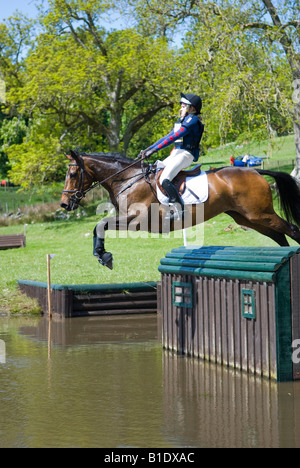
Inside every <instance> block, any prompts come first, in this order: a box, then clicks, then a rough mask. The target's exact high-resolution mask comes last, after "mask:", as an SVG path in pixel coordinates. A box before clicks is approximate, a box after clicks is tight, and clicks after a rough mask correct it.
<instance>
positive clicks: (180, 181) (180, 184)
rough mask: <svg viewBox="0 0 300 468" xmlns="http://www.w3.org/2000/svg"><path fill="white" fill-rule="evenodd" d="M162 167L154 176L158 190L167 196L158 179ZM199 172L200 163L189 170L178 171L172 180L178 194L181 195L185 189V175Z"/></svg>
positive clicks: (196, 174)
mask: <svg viewBox="0 0 300 468" xmlns="http://www.w3.org/2000/svg"><path fill="white" fill-rule="evenodd" d="M162 171H163V169H160V170H159V171H158V172H157V173H156V176H155V180H156V184H157V186H158V188H159V189H160V191H161V192H162V193H163V194H164V195H166V196H167V194H166V192H165V190H164V189H163V188H162V186H161V184H160V182H159V179H160V176H161V174H162ZM200 174H201V164H198V166H196V167H194V169H190V170H189V171H180V172H179V173H178V174H177V176H176V177H174V179H173V180H172V183H173V184H174V185H175V187H176V190H177V191H178V193H179V195H181V196H182V195H183V194H184V192H185V189H186V178H187V177H196V176H198V175H200Z"/></svg>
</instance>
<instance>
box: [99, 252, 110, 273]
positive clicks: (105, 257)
mask: <svg viewBox="0 0 300 468" xmlns="http://www.w3.org/2000/svg"><path fill="white" fill-rule="evenodd" d="M98 262H99V263H100V264H101V265H103V266H106V267H107V268H109V269H110V270H112V269H113V256H112V254H111V253H110V252H104V253H103V254H102V255H101V256H100V257H99V258H98Z"/></svg>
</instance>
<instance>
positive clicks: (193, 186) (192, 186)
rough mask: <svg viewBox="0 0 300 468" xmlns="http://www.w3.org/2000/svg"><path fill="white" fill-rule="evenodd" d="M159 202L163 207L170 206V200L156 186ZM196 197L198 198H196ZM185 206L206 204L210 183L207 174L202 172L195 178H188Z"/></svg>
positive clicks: (183, 197) (184, 199)
mask: <svg viewBox="0 0 300 468" xmlns="http://www.w3.org/2000/svg"><path fill="white" fill-rule="evenodd" d="M156 193H157V198H158V201H159V202H160V203H161V204H162V205H169V199H168V197H166V196H165V195H164V194H163V193H162V192H161V190H160V189H159V188H158V187H157V186H156ZM195 195H196V196H195ZM182 199H183V201H184V204H185V205H195V204H196V203H204V202H206V200H207V199H208V181H207V174H206V172H204V171H201V174H199V175H198V176H195V177H187V178H186V189H185V191H184V194H183V195H182Z"/></svg>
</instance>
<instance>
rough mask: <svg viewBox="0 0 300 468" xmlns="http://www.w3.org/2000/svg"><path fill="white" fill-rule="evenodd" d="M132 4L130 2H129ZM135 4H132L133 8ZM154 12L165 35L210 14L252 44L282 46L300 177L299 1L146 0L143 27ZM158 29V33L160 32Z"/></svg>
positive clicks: (154, 18) (154, 20) (153, 24)
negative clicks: (287, 68)
mask: <svg viewBox="0 0 300 468" xmlns="http://www.w3.org/2000/svg"><path fill="white" fill-rule="evenodd" d="M129 2H130V0H129ZM135 3H136V2H131V4H132V5H134V4H135ZM145 4H146V5H147V8H148V12H149V11H151V19H152V22H151V25H150V27H152V28H155V25H156V26H157V25H159V28H158V30H159V32H160V33H163V34H164V35H166V34H167V31H174V30H175V28H176V27H177V26H178V24H182V23H184V22H186V21H190V22H191V23H192V24H196V25H199V24H203V23H205V20H206V18H207V16H208V14H210V15H211V14H213V16H214V17H215V18H219V19H220V20H221V21H222V22H223V24H224V26H225V27H226V28H229V29H230V30H231V31H232V30H236V29H240V31H241V32H243V35H244V37H245V38H246V40H247V41H249V43H254V42H255V41H259V42H260V43H261V44H264V46H265V47H266V48H268V49H269V52H270V56H271V55H272V53H273V50H274V44H279V45H280V47H281V48H282V49H281V50H282V51H283V53H284V54H285V57H286V61H287V64H288V66H289V72H290V98H291V99H290V102H291V108H290V114H291V116H292V119H293V127H294V133H295V146H296V167H295V170H294V175H295V176H297V177H298V178H299V177H300V54H299V41H300V20H299V17H300V3H299V0H296V1H295V0H216V1H212V0H174V1H173V0H172V2H171V1H170V0H166V1H165V2H164V3H163V4H161V3H160V2H158V1H157V0H146V1H145V2H144V0H142V1H140V2H138V3H137V14H138V17H139V19H140V20H141V23H142V26H143V27H146V26H145V21H144V19H143V18H141V11H142V10H141V8H142V6H144V9H145ZM158 30H157V29H156V31H158Z"/></svg>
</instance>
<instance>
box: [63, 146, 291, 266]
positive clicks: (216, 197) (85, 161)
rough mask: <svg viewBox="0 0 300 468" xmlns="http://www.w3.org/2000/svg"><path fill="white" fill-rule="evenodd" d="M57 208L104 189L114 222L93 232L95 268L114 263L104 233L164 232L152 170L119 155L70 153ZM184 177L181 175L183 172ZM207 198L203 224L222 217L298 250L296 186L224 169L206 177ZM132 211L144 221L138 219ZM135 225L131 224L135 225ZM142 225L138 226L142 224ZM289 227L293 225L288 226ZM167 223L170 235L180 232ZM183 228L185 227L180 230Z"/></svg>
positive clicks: (284, 177)
mask: <svg viewBox="0 0 300 468" xmlns="http://www.w3.org/2000/svg"><path fill="white" fill-rule="evenodd" d="M67 158H68V159H69V160H70V163H69V168H68V172H67V175H66V181H65V187H64V190H63V193H62V197H61V203H60V205H61V207H62V208H64V209H66V210H67V211H71V210H75V209H76V208H78V206H79V204H80V201H81V200H82V199H83V198H84V197H85V195H86V193H87V192H89V191H90V190H92V189H93V188H94V187H95V186H97V185H101V186H103V187H104V188H105V189H106V190H107V191H108V193H109V196H110V199H111V201H112V203H113V205H114V207H115V208H116V211H117V213H118V214H117V216H113V217H108V218H103V219H102V220H101V221H100V222H99V223H98V224H97V225H96V227H95V229H94V239H93V242H94V250H93V254H94V256H96V257H98V260H99V262H100V263H101V264H102V265H104V266H107V267H108V268H110V269H112V268H113V258H112V254H111V253H110V252H107V251H106V250H105V247H104V241H105V231H107V230H108V229H115V230H130V229H131V230H132V229H135V230H141V231H143V230H145V231H148V232H165V231H164V227H163V226H164V216H165V211H164V210H165V209H166V208H165V207H163V206H162V205H159V204H158V199H157V197H156V176H155V170H154V169H153V167H152V166H151V165H149V164H145V163H144V162H143V163H142V165H141V162H140V161H138V160H133V159H129V158H126V157H124V156H121V155H120V154H118V153H88V154H87V153H81V154H80V153H79V152H77V151H73V150H72V151H71V152H70V156H67ZM184 172H186V171H184ZM263 176H271V177H272V178H274V179H275V182H276V187H277V190H278V194H279V198H280V201H281V206H282V211H283V213H284V217H285V219H283V218H281V217H280V216H278V215H277V214H276V212H275V210H274V206H273V199H272V192H271V188H270V185H269V183H268V182H267V180H266V179H265V178H264V177H263ZM207 179H208V186H209V197H208V199H207V201H206V202H205V203H203V208H204V216H203V219H202V221H207V220H209V219H211V218H213V217H215V216H217V215H219V214H221V213H226V214H228V215H229V216H231V218H233V219H234V221H236V222H237V223H238V224H239V225H242V226H246V227H248V228H251V229H254V230H256V231H257V232H259V233H261V234H263V235H265V236H267V237H269V238H271V239H273V240H274V241H275V242H277V244H279V245H280V246H288V245H289V243H288V241H287V239H286V237H285V236H286V235H287V236H289V237H291V238H292V239H293V240H295V241H296V242H298V243H299V244H300V231H299V228H298V227H299V226H300V190H299V187H298V184H297V182H296V180H295V179H294V178H293V177H292V176H290V175H289V174H286V173H284V172H273V171H267V170H261V169H248V168H239V167H224V168H220V169H214V170H212V171H208V172H207ZM153 206H156V207H157V208H158V209H157V210H156V212H155V213H156V214H157V217H158V222H157V223H156V225H155V227H153V223H152V219H151V217H153V209H152V207H153ZM196 208H197V205H187V209H188V211H189V214H190V217H189V219H190V221H189V225H195V224H197V223H199V221H198V218H197V216H196ZM137 209H138V210H139V211H140V212H143V216H142V217H139V216H137ZM137 218H138V219H139V222H138V223H136V222H135V220H136V219H137ZM141 219H142V220H143V219H144V220H145V219H146V220H147V222H146V223H144V224H143V222H142V221H141ZM292 222H293V223H294V224H292ZM182 227H183V226H182V225H181V224H180V225H179V226H178V225H176V223H175V222H173V221H172V222H171V224H170V225H169V231H173V230H176V229H178V228H179V229H182ZM184 227H186V225H184Z"/></svg>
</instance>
